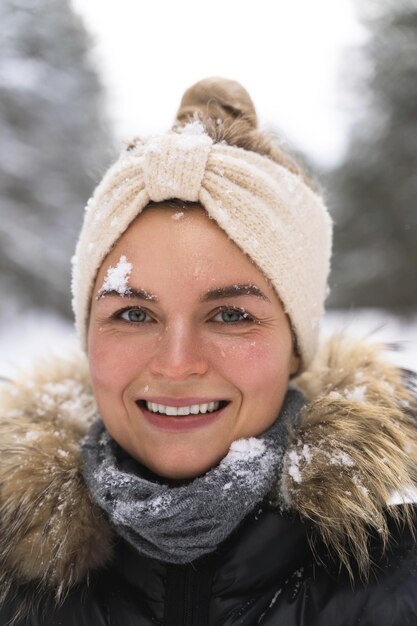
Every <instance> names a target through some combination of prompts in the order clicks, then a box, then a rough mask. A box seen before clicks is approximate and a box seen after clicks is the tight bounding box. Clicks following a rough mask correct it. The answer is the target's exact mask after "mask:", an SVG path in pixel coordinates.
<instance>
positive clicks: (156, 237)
mask: <svg viewBox="0 0 417 626" xmlns="http://www.w3.org/2000/svg"><path fill="white" fill-rule="evenodd" d="M121 255H125V256H127V258H128V260H129V261H130V262H131V263H132V264H133V271H132V275H134V273H135V272H134V270H135V266H136V267H137V268H138V269H139V267H140V268H141V270H142V272H145V271H152V272H154V273H155V272H158V271H162V272H167V271H169V273H170V274H175V273H177V272H179V273H182V274H184V275H185V274H188V273H189V272H193V273H194V275H195V276H197V273H198V274H199V275H201V274H206V275H207V274H209V273H210V272H211V273H217V274H218V273H219V272H221V274H222V275H228V276H229V277H230V278H232V277H233V276H234V279H235V280H236V281H239V280H240V279H241V278H242V275H245V277H246V279H251V280H258V281H262V282H263V283H264V284H265V283H266V280H265V278H264V276H263V274H262V273H261V272H260V271H259V269H258V268H257V266H256V265H255V264H254V263H253V261H252V260H251V259H250V258H249V257H248V256H247V255H246V254H245V253H244V252H242V250H241V249H240V248H239V247H238V246H237V245H236V244H235V243H234V242H233V241H232V240H231V239H230V238H229V237H228V236H227V234H226V233H225V232H224V231H223V230H222V229H221V228H220V227H219V226H218V225H217V223H216V222H215V221H214V220H213V219H210V218H209V216H208V215H207V213H206V211H205V210H204V209H203V208H201V207H194V206H193V207H192V208H189V207H184V208H172V207H170V206H164V205H158V206H152V207H150V208H147V209H145V210H144V211H143V212H142V213H141V214H140V215H139V216H138V217H137V218H136V219H135V220H134V221H133V222H132V224H131V225H130V226H129V228H128V229H127V230H126V231H125V233H124V234H123V235H122V236H121V238H120V239H119V241H118V242H117V243H116V245H115V246H114V248H113V249H112V251H111V253H110V254H109V255H108V257H107V258H106V259H105V261H104V263H103V266H102V270H103V269H105V268H106V267H109V265H114V263H117V261H118V260H119V259H120V256H121ZM219 278H221V276H220V277H219Z"/></svg>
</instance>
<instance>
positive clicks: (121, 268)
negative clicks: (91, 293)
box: [98, 255, 133, 296]
mask: <svg viewBox="0 0 417 626" xmlns="http://www.w3.org/2000/svg"><path fill="white" fill-rule="evenodd" d="M132 268H133V265H132V264H131V263H129V261H128V260H127V258H126V256H125V255H122V256H121V257H120V259H119V262H118V263H117V265H116V266H114V267H113V266H110V267H109V269H108V270H107V274H106V276H105V278H104V281H103V284H102V286H101V288H100V291H99V292H98V295H99V296H101V295H103V294H105V293H108V292H109V291H116V292H117V293H119V294H120V295H121V296H124V295H127V294H128V293H130V288H129V285H128V281H129V276H130V274H131V272H132Z"/></svg>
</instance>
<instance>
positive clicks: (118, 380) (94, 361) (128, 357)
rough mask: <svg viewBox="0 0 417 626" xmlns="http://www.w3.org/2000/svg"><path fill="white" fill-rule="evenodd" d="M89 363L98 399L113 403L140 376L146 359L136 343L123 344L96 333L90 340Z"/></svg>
mask: <svg viewBox="0 0 417 626" xmlns="http://www.w3.org/2000/svg"><path fill="white" fill-rule="evenodd" d="M88 360H89V364H90V372H91V378H92V382H93V387H94V391H95V393H96V396H99V395H101V396H105V397H106V399H111V398H112V397H113V396H114V394H115V393H116V394H118V395H121V394H122V393H123V391H124V389H125V388H126V386H127V385H129V383H130V382H131V381H132V380H134V378H135V377H136V376H137V375H138V374H139V373H140V371H141V369H142V368H143V365H144V361H145V357H144V350H143V348H142V349H140V348H138V347H137V346H136V345H135V342H134V341H132V340H128V341H121V340H120V337H118V336H116V335H110V334H109V335H106V334H105V333H104V332H103V333H100V331H99V330H97V331H93V332H92V333H91V336H90V337H89V345H88Z"/></svg>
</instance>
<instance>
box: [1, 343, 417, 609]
mask: <svg viewBox="0 0 417 626" xmlns="http://www.w3.org/2000/svg"><path fill="white" fill-rule="evenodd" d="M412 380H413V377H412V375H411V373H410V372H405V371H404V370H401V369H399V368H397V367H395V366H394V365H392V364H390V363H389V362H388V361H387V360H386V358H384V356H383V348H382V347H381V346H379V347H378V346H375V345H370V344H364V343H361V342H357V341H352V340H349V339H347V338H345V337H344V336H335V337H333V338H332V339H331V340H330V341H328V342H327V343H326V344H325V345H324V346H323V348H322V349H321V351H320V352H319V354H318V356H317V358H316V360H315V362H314V363H313V365H312V367H311V368H310V369H309V370H308V371H307V372H305V373H304V374H302V375H301V376H300V377H299V378H298V379H296V381H295V384H296V386H298V387H299V388H300V389H301V390H302V391H303V393H304V394H305V396H306V398H307V404H306V406H305V407H304V409H303V411H302V415H301V423H300V426H299V427H298V428H297V430H296V432H293V433H292V434H291V436H290V442H289V447H288V450H287V453H286V455H285V462H284V471H283V475H282V479H281V482H280V484H277V487H276V492H275V494H274V495H275V498H276V499H277V501H278V502H279V503H280V504H283V503H284V504H285V505H286V506H287V507H289V508H290V509H291V510H293V511H295V512H296V513H298V514H300V515H301V517H302V518H305V519H308V520H310V521H312V522H313V526H314V528H315V529H316V531H317V532H316V533H315V535H316V536H317V537H320V538H321V539H322V540H324V542H325V543H326V544H327V545H328V546H329V548H330V549H331V550H332V551H335V552H336V553H337V555H338V557H339V559H340V561H341V562H342V563H345V565H347V566H348V567H349V555H350V556H351V557H352V556H353V558H354V559H355V560H356V561H357V563H358V564H359V567H360V569H361V570H362V571H363V572H365V571H366V568H367V566H368V564H369V563H368V562H369V557H368V551H367V539H368V535H369V530H370V528H371V529H372V528H373V529H375V530H376V531H377V532H378V533H380V534H381V536H382V539H383V541H384V543H387V542H388V540H389V537H388V530H387V523H386V515H385V514H386V509H387V503H388V501H389V498H390V494H392V492H393V491H397V492H401V491H404V489H405V488H410V489H412V488H413V487H414V486H415V485H416V484H417V469H416V468H417V430H416V425H415V416H416V412H417V406H416V396H415V393H414V389H413V387H412V385H413V383H412ZM0 406H1V409H0V410H1V416H0V588H1V589H2V590H3V591H4V593H6V592H7V589H8V588H9V587H10V585H11V584H14V583H25V582H34V581H36V583H37V584H38V585H39V586H40V587H43V588H45V589H46V588H53V589H54V590H55V593H56V596H57V597H60V596H61V595H62V593H64V592H65V591H66V590H68V589H69V588H70V587H71V586H72V585H73V584H75V583H77V582H80V581H82V580H84V579H85V578H86V577H87V574H88V572H89V571H92V570H94V569H96V568H98V567H100V566H102V565H104V564H105V563H106V562H108V561H109V560H110V559H111V555H112V543H113V536H112V531H111V529H110V527H109V525H108V523H107V521H106V519H105V517H104V515H103V514H102V513H101V511H100V510H99V509H98V508H97V507H96V506H95V505H94V504H93V502H92V501H91V498H90V496H89V493H88V491H87V489H86V486H85V484H84V481H83V478H82V474H81V465H80V442H81V439H82V437H83V436H84V434H85V432H86V430H87V429H88V427H89V425H90V423H91V422H92V420H93V419H94V417H95V415H96V406H95V402H94V398H93V396H92V392H91V387H90V383H89V375H88V366H87V363H86V360H85V357H84V356H83V355H81V354H74V355H73V357H72V358H67V359H65V360H63V359H61V360H57V359H55V360H50V361H45V362H43V363H37V364H36V368H34V370H33V371H32V372H30V373H28V372H25V373H22V375H21V376H20V378H19V380H16V381H13V383H3V384H2V400H1V405H0ZM390 512H391V514H392V515H394V516H396V517H400V516H402V517H403V518H405V520H406V521H408V522H409V523H410V524H411V514H410V510H409V508H408V507H407V505H404V506H401V507H391V511H390Z"/></svg>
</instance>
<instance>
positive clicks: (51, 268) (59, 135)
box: [0, 0, 114, 315]
mask: <svg viewBox="0 0 417 626" xmlns="http://www.w3.org/2000/svg"><path fill="white" fill-rule="evenodd" d="M0 23H1V32H2V35H1V38H0V127H1V132H0V198H1V200H0V207H1V208H0V212H1V217H0V290H1V293H2V294H3V298H2V300H3V303H4V304H3V305H2V306H5V304H6V303H5V300H7V299H6V298H5V297H4V296H5V294H8V296H10V297H11V298H15V299H17V300H18V302H19V305H20V306H33V305H35V306H42V307H45V308H52V309H55V310H57V311H59V312H61V313H64V314H66V315H69V314H70V294H69V282H70V258H71V256H72V254H73V250H74V245H75V241H76V236H77V232H78V230H79V227H80V224H81V220H82V214H83V208H84V205H85V203H86V200H87V198H88V197H89V195H90V193H91V190H92V188H93V187H94V184H95V183H96V182H97V181H98V180H99V178H100V175H101V173H102V171H103V168H104V167H105V165H107V164H108V163H109V162H110V160H111V159H112V158H113V157H114V147H113V139H112V134H111V130H110V125H109V123H108V121H107V119H106V114H105V108H104V106H103V102H104V95H103V89H102V87H101V84H100V81H99V79H98V77H97V74H96V72H95V70H94V68H93V66H92V64H91V62H90V60H89V49H90V46H91V42H90V39H89V36H88V34H87V32H86V30H85V28H84V26H83V24H82V22H81V21H80V19H79V18H78V17H77V16H76V15H75V14H74V12H73V10H72V8H71V6H70V3H69V0H59V2H57V0H1V3H0Z"/></svg>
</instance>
